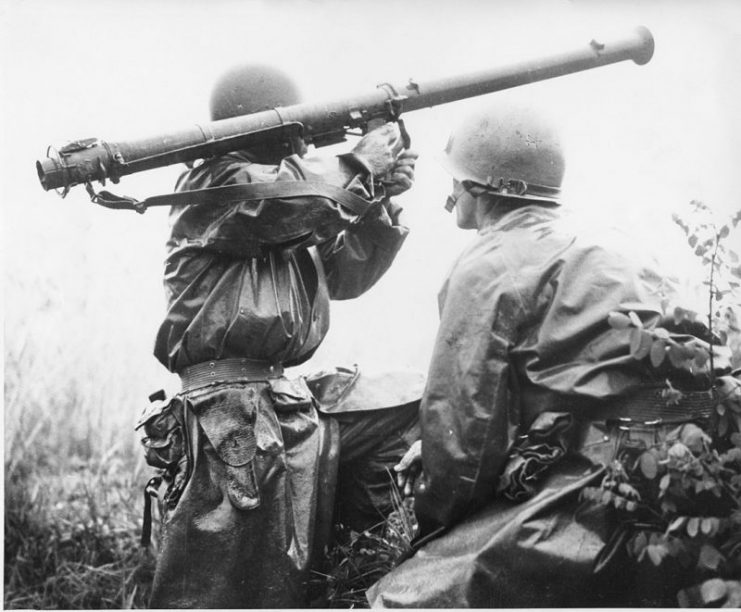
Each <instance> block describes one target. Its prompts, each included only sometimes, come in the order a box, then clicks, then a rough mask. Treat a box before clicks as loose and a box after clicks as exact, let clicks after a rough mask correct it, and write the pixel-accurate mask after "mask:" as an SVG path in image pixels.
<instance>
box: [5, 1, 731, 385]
mask: <svg viewBox="0 0 741 612" xmlns="http://www.w3.org/2000/svg"><path fill="white" fill-rule="evenodd" d="M523 6H527V11H526V10H525V9H524V8H522V7H523ZM0 24H1V26H2V45H3V46H2V60H0V62H1V65H2V88H3V90H4V94H3V96H2V117H3V122H2V126H1V129H2V134H1V136H2V142H3V144H4V146H3V147H2V158H1V159H2V164H3V166H2V171H1V172H0V180H1V181H2V198H3V226H4V227H3V229H4V240H3V251H4V266H5V273H6V276H5V280H6V282H5V283H4V285H5V313H6V323H7V325H6V344H7V346H8V348H9V349H10V348H14V347H17V345H18V343H19V342H21V340H22V339H21V338H20V335H22V334H21V330H25V331H23V334H28V333H29V332H28V329H29V328H30V329H32V330H34V329H36V330H38V329H43V330H48V333H47V332H44V333H45V334H46V335H45V336H44V337H45V339H46V340H45V343H48V345H47V346H46V348H45V349H44V350H49V351H50V352H51V353H54V354H58V355H61V356H62V359H63V360H64V359H65V357H64V355H69V347H71V346H73V345H74V344H75V343H76V344H78V345H82V346H83V347H87V348H86V349H83V350H78V351H77V352H76V353H75V356H76V357H75V359H72V357H71V356H70V357H69V369H70V375H74V370H75V364H73V363H72V362H73V361H75V362H77V363H79V361H78V360H89V362H90V364H95V366H96V367H99V368H106V367H111V368H114V367H126V368H129V367H132V365H131V364H132V363H133V364H135V365H134V366H133V367H135V368H136V369H137V370H138V372H139V373H140V374H141V376H139V375H137V380H136V381H135V382H134V383H133V384H134V387H135V388H134V390H133V392H134V393H137V394H139V395H140V396H141V397H143V396H144V395H145V394H146V393H147V392H149V391H150V390H152V389H151V387H152V386H153V385H160V384H163V382H162V381H164V380H165V379H166V378H167V377H166V372H165V371H164V369H163V368H162V367H161V366H159V364H157V363H156V361H155V360H154V357H152V355H151V349H152V344H153V339H154V334H155V332H156V329H157V326H158V324H159V321H160V319H161V317H162V314H163V313H164V307H165V305H164V298H163V292H162V288H161V280H160V277H161V272H162V261H163V259H164V242H165V240H166V237H167V226H166V214H165V211H163V210H151V211H149V212H147V213H146V215H144V216H143V217H142V216H139V215H136V214H135V213H131V212H116V211H108V210H104V209H97V208H95V207H94V206H93V205H91V204H90V203H89V202H88V199H87V196H86V194H85V192H84V189H82V188H79V187H78V188H76V189H75V190H73V192H72V193H71V194H70V195H69V196H68V197H67V198H66V199H65V200H60V199H59V198H58V197H57V196H56V195H55V194H53V193H45V192H44V191H43V190H42V189H41V187H40V185H39V183H38V180H37V177H36V173H35V168H34V162H35V161H36V159H39V158H41V157H42V156H43V155H44V152H45V149H46V147H47V145H52V144H53V145H61V144H63V143H64V142H65V141H67V140H72V139H77V138H84V137H89V136H95V137H99V138H102V139H104V140H128V139H133V138H136V137H142V136H152V135H155V134H159V133H162V132H166V131H169V130H177V129H179V128H184V127H188V126H190V125H192V124H193V123H198V122H203V121H204V120H206V118H207V100H208V96H209V93H210V87H211V84H212V83H213V81H214V80H215V79H216V77H217V76H218V75H219V73H220V72H221V71H222V70H224V69H225V68H227V67H229V66H231V65H232V64H234V63H238V62H241V61H249V60H256V61H261V62H271V63H274V64H276V65H277V66H279V67H282V68H283V69H285V70H287V71H288V72H290V73H292V74H293V75H295V77H296V79H297V81H298V82H299V84H300V85H301V87H302V90H303V92H304V95H305V98H306V100H307V101H310V100H316V99H320V98H334V97H338V96H341V95H344V94H349V93H354V92H358V91H366V90H368V91H369V90H371V89H372V88H374V87H375V85H376V84H377V83H379V82H382V81H391V82H398V81H405V80H406V79H407V78H409V77H414V78H416V79H418V80H424V79H429V78H440V77H445V76H448V75H455V74H460V73H463V72H468V71H472V70H476V69H480V68H485V67H487V66H490V65H496V64H500V63H503V62H506V61H508V60H510V59H511V60H517V59H522V58H525V57H532V56H537V55H538V54H541V53H544V52H546V51H547V50H549V49H556V50H558V49H565V48H568V49H571V48H575V47H578V46H579V45H581V44H584V45H586V44H587V43H588V42H589V40H590V39H591V38H593V37H595V38H597V39H599V38H600V37H601V36H603V35H604V34H605V33H608V34H609V33H610V32H613V33H614V32H618V33H619V32H625V31H627V30H628V29H630V28H632V27H634V26H636V25H639V24H643V25H646V26H648V27H649V28H650V29H651V30H652V32H653V34H654V37H655V40H656V52H655V56H654V58H653V60H652V61H651V62H650V63H649V64H648V65H646V66H642V67H639V66H636V65H635V64H633V63H632V62H624V63H621V64H619V65H615V66H610V67H606V68H600V69H597V70H593V71H588V72H586V73H582V74H580V75H573V76H569V77H565V78H563V79H558V80H555V81H549V82H545V83H541V84H536V85H531V86H527V87H526V88H523V89H522V90H520V91H519V92H518V95H525V96H537V97H539V98H541V99H545V100H548V101H549V102H550V103H551V104H552V105H553V106H554V108H556V109H558V110H559V111H561V112H562V114H563V115H564V116H565V117H566V118H567V119H568V130H569V134H570V138H569V143H568V144H569V148H568V150H569V159H568V174H567V189H568V193H570V194H571V198H570V201H571V202H572V205H573V206H576V207H580V208H583V209H584V210H591V211H596V212H597V214H598V216H599V217H600V218H601V219H602V220H612V221H614V222H615V223H616V224H620V225H623V226H624V227H626V228H628V230H629V231H630V232H632V233H633V235H634V237H635V242H636V244H645V243H654V246H656V247H658V248H659V249H660V250H662V251H664V252H665V253H668V254H669V255H670V258H672V259H675V260H677V261H679V260H681V259H682V258H684V257H685V255H686V252H685V250H684V249H683V248H682V243H681V241H680V240H678V233H677V232H676V231H675V229H674V227H673V226H672V225H671V223H669V222H668V221H667V220H668V218H669V217H668V216H669V214H670V212H671V211H672V210H676V209H678V208H680V207H682V206H683V205H685V204H686V203H687V202H688V201H689V200H690V199H693V198H699V199H704V200H705V201H706V202H707V203H709V204H710V205H711V206H713V207H715V208H716V209H718V210H721V211H724V212H729V213H730V212H731V211H732V210H735V209H738V208H739V207H740V206H741V204H739V199H738V196H737V195H736V194H737V193H738V185H737V182H738V179H737V174H736V173H737V172H738V170H737V166H738V163H739V160H741V118H740V117H739V113H738V109H739V108H741V85H740V81H739V72H740V67H741V47H740V46H739V44H738V43H739V40H740V35H741V3H736V2H732V1H730V0H728V1H727V2H723V1H720V0H715V1H713V0H704V1H699V0H698V1H696V2H690V1H684V2H683V1H681V0H673V1H668V0H667V1H665V2H658V1H651V0H642V1H640V2H638V1H634V2H630V1H624V2H621V3H619V4H617V3H609V2H598V1H593V2H587V1H586V0H575V1H572V2H569V1H566V0H563V1H561V0H553V1H550V2H528V3H524V2H520V3H509V2H484V1H476V2H474V1H466V0H456V1H450V2H442V1H434V0H425V1H422V0H419V1H403V2H402V1H398V2H382V1H379V0H376V1H375V2H362V1H353V2H349V1H346V2H340V1H321V0H313V1H312V0H283V1H278V0H272V1H266V2H256V1H253V2H250V1H240V2H237V1H225V0H221V1H218V0H216V1H215V0H211V1H208V2H207V1H205V0H204V1H201V2H196V1H191V2H177V1H175V0H171V1H165V0H150V1H148V2H139V3H135V2H131V1H124V0H121V1H112V0H108V1H105V0H97V1H92V0H64V1H62V0H55V1H53V0H27V1H19V0H0ZM492 95H493V96H497V95H505V94H492ZM473 104H480V101H475V102H473V103H471V102H461V103H454V104H450V105H447V106H445V107H438V108H435V109H430V110H425V111H421V112H417V113H410V114H408V115H407V116H406V117H405V119H406V123H407V126H408V129H409V131H410V133H411V135H412V140H413V143H414V146H415V148H416V149H417V150H418V151H419V152H420V154H421V157H420V161H419V165H418V178H417V185H416V187H415V189H414V190H413V191H411V192H410V193H408V194H406V195H404V196H403V197H402V198H401V203H402V204H403V205H404V207H405V209H406V212H407V215H408V219H409V222H410V225H411V227H412V234H411V235H410V238H409V240H408V242H407V244H406V245H405V247H404V249H403V252H402V253H401V255H400V256H399V259H398V260H397V263H396V265H395V267H394V268H392V270H391V271H390V272H389V274H387V276H386V277H384V279H382V281H381V282H380V283H379V284H378V285H377V286H376V287H375V288H374V289H373V290H372V291H370V292H369V293H368V294H366V295H365V296H363V297H362V298H360V299H358V300H355V301H352V302H348V303H342V304H335V308H334V310H333V328H332V331H331V332H330V335H329V337H328V338H327V341H326V342H325V345H324V346H323V347H322V349H320V352H319V353H318V354H317V355H316V357H315V359H314V361H313V362H312V364H311V367H310V368H308V369H316V368H319V367H322V366H329V365H334V364H341V363H352V362H358V363H360V364H361V365H366V366H369V367H371V368H373V369H380V368H383V367H389V368H400V367H411V368H416V369H421V370H425V369H426V367H427V361H428V358H429V351H430V349H431V345H432V341H433V338H434V333H435V329H436V323H437V305H436V294H437V290H438V288H439V286H440V284H441V282H442V280H443V278H444V276H445V274H446V271H447V269H448V267H449V266H450V264H451V263H452V261H453V259H454V257H455V255H456V254H457V253H458V252H459V251H460V250H461V248H462V246H463V245H464V244H465V242H466V241H467V240H469V239H470V238H471V235H470V234H467V233H464V232H461V231H460V230H457V229H456V228H455V224H454V220H453V217H452V216H450V215H448V214H447V213H446V212H444V211H443V209H442V205H443V203H444V201H445V197H446V195H447V190H448V186H449V178H448V177H447V176H446V175H445V174H444V173H443V172H442V171H441V170H440V168H439V167H438V165H437V164H436V162H435V159H434V156H435V155H437V154H438V153H439V151H440V150H441V149H442V147H443V146H444V144H445V141H446V139H447V136H448V134H449V131H450V129H451V127H452V126H453V125H454V124H455V122H456V121H457V119H458V118H460V117H461V116H462V114H463V113H465V112H466V111H467V109H470V108H471V106H472V105H473ZM178 172H179V169H178V168H175V167H171V168H166V169H162V170H157V171H153V172H148V173H143V174H140V175H136V176H132V177H125V178H124V179H122V182H121V184H120V185H118V186H115V187H116V189H113V190H114V191H116V192H117V193H122V194H130V195H134V196H137V197H140V198H142V197H145V196H147V195H154V194H160V193H166V192H168V191H169V190H170V189H171V187H172V184H173V182H174V179H175V177H176V175H177V173H178ZM109 187H110V186H109ZM677 245H679V247H677ZM677 249H678V250H677ZM81 296H84V299H82V298H81ZM50 308H51V309H56V311H57V312H59V308H61V309H62V310H61V312H62V313H63V315H61V316H62V319H61V323H60V319H58V318H57V319H54V318H50V315H49V314H48V310H49V309H50ZM39 333H40V332H39ZM114 353H125V354H126V355H127V356H128V358H129V359H130V360H131V361H126V362H121V361H115V360H109V359H105V360H102V357H103V356H110V355H113V354H114ZM65 363H66V362H65ZM137 385H138V386H137ZM139 387H141V388H139Z"/></svg>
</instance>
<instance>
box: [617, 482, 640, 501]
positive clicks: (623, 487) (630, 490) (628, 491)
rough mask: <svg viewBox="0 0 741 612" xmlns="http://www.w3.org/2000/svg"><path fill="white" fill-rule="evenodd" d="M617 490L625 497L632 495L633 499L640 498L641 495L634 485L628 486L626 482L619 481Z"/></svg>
mask: <svg viewBox="0 0 741 612" xmlns="http://www.w3.org/2000/svg"><path fill="white" fill-rule="evenodd" d="M618 491H619V492H620V494H621V495H624V496H625V497H632V498H633V499H640V498H641V495H640V493H638V490H637V489H636V488H635V487H632V486H630V485H629V484H628V483H625V482H621V483H620V484H619V485H618Z"/></svg>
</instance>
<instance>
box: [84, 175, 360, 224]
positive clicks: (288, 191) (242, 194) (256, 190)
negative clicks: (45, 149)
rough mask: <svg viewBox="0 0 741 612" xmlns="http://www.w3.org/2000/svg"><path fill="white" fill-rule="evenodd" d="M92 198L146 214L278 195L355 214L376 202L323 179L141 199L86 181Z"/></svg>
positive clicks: (228, 186) (269, 197)
mask: <svg viewBox="0 0 741 612" xmlns="http://www.w3.org/2000/svg"><path fill="white" fill-rule="evenodd" d="M85 188H86V189H87V192H88V194H89V195H90V199H91V200H92V201H93V202H94V203H95V204H99V205H101V206H105V207H106V208H112V209H114V210H135V211H136V212H138V213H144V212H145V211H146V210H147V208H149V207H150V206H175V205H184V204H223V203H225V202H244V201H255V200H264V199H276V198H285V199H290V198H306V197H315V198H316V197H318V198H327V199H328V200H331V201H333V202H335V203H337V204H339V205H340V206H342V207H344V208H346V209H347V210H349V211H350V212H351V213H353V214H355V215H358V216H362V215H364V214H365V213H366V211H367V210H368V209H369V208H370V206H371V205H372V202H369V201H368V200H365V199H363V198H361V197H360V196H358V195H355V194H354V193H352V192H350V191H348V190H347V189H343V188H342V187H338V186H336V185H331V184H329V183H323V182H321V181H277V182H274V183H244V184H241V185H225V186H222V187H208V188H206V189H193V190H191V191H178V192H175V193H166V194H163V195H157V196H152V197H149V198H145V199H144V200H137V199H136V198H132V197H129V196H119V195H116V194H114V193H111V192H110V191H105V190H104V191H99V192H97V193H96V192H95V190H94V189H93V187H92V185H91V184H90V183H86V184H85Z"/></svg>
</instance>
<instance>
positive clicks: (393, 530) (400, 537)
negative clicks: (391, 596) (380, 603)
mask: <svg viewBox="0 0 741 612" xmlns="http://www.w3.org/2000/svg"><path fill="white" fill-rule="evenodd" d="M391 482H392V483H393V482H394V481H393V478H392V480H391ZM392 494H393V503H394V510H393V512H391V514H390V515H389V517H388V518H387V519H386V520H385V521H382V522H380V523H378V524H377V525H375V526H374V527H372V528H371V529H368V530H366V531H363V532H357V531H353V530H350V529H346V528H345V527H344V526H342V525H336V526H335V532H334V544H333V545H332V546H331V547H330V548H329V550H328V551H327V553H326V558H325V560H324V567H325V568H326V570H325V571H324V572H320V571H315V572H314V576H313V578H312V580H311V582H310V588H311V592H312V594H313V597H314V601H315V602H316V601H318V602H320V603H321V605H320V606H319V607H327V608H367V607H368V602H367V601H366V599H365V592H366V590H367V589H368V588H369V587H370V586H371V585H372V584H373V583H374V582H376V581H377V580H379V579H380V578H381V577H382V576H384V575H385V574H387V573H388V572H389V571H390V570H391V569H392V568H393V567H394V566H395V565H396V564H397V562H398V561H399V560H400V559H401V558H402V557H403V556H404V555H406V554H407V553H408V552H409V551H410V550H411V541H412V539H413V537H414V536H415V535H416V533H417V527H418V526H417V521H416V518H415V516H414V512H413V510H412V503H413V500H412V499H411V498H407V499H402V498H401V495H400V494H399V491H398V489H397V488H396V486H395V485H394V487H393V490H392Z"/></svg>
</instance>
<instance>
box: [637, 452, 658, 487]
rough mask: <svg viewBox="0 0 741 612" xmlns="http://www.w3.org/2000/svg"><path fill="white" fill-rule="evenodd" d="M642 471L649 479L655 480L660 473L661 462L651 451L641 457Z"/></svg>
mask: <svg viewBox="0 0 741 612" xmlns="http://www.w3.org/2000/svg"><path fill="white" fill-rule="evenodd" d="M638 461H639V464H640V467H641V472H642V473H643V475H644V476H645V477H646V478H647V479H648V480H653V479H654V478H656V475H657V474H658V473H659V463H658V461H656V457H654V456H653V455H652V454H651V453H642V454H641V456H640V458H639V460H638Z"/></svg>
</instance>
